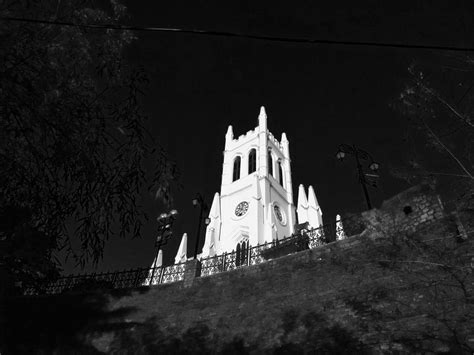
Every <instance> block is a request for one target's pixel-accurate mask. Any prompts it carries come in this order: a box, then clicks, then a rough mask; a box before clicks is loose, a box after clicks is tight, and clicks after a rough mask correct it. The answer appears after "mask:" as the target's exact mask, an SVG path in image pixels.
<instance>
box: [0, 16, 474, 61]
mask: <svg viewBox="0 0 474 355" xmlns="http://www.w3.org/2000/svg"><path fill="white" fill-rule="evenodd" d="M0 21H15V22H26V23H36V24H44V25H55V26H69V27H80V28H89V29H113V30H129V31H147V32H172V33H185V34H194V35H200V36H215V37H234V38H244V39H253V40H260V41H269V42H282V43H295V44H312V45H317V44H326V45H344V46H367V47H386V48H402V49H427V50H441V51H451V52H474V47H456V46H442V45H424V44H410V43H390V42H368V41H342V40H334V39H321V38H301V37H281V36H268V35H258V34H249V33H240V32H230V31H214V30H202V29H189V28H173V27H150V26H136V25H133V26H130V25H120V24H113V23H108V24H82V23H74V22H69V21H57V20H41V19H32V18H20V17H0Z"/></svg>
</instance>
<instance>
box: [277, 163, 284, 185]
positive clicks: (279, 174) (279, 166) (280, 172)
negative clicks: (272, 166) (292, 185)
mask: <svg viewBox="0 0 474 355" xmlns="http://www.w3.org/2000/svg"><path fill="white" fill-rule="evenodd" d="M278 179H279V181H280V185H281V186H283V169H282V168H281V161H278Z"/></svg>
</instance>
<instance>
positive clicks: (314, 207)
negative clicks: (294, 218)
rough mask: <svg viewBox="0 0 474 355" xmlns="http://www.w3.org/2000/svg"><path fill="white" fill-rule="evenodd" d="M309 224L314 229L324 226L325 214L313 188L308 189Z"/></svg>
mask: <svg viewBox="0 0 474 355" xmlns="http://www.w3.org/2000/svg"><path fill="white" fill-rule="evenodd" d="M308 222H309V225H310V226H311V227H312V228H319V227H321V226H322V224H323V212H322V211H321V207H320V206H319V203H318V200H317V199H316V194H315V193H314V189H313V186H310V187H309V188H308Z"/></svg>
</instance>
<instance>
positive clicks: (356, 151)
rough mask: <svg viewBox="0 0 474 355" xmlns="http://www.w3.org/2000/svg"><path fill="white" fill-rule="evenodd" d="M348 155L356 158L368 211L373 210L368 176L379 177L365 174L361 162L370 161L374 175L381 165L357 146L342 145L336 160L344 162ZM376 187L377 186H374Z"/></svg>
mask: <svg viewBox="0 0 474 355" xmlns="http://www.w3.org/2000/svg"><path fill="white" fill-rule="evenodd" d="M346 154H350V155H352V156H354V158H355V160H356V164H357V172H358V173H359V182H360V184H361V185H362V190H363V191H364V196H365V201H366V202H367V207H368V209H369V210H370V209H372V204H371V203H370V198H369V192H368V191H367V184H368V181H367V179H366V176H369V177H378V175H369V174H365V173H364V170H363V168H362V164H361V160H370V161H371V163H370V164H369V169H370V170H372V171H373V172H374V173H375V172H377V170H378V168H379V164H378V163H376V162H375V161H374V159H373V158H372V156H371V155H370V154H369V153H367V152H366V151H365V150H362V149H360V148H358V147H357V146H356V145H355V144H353V145H348V144H341V145H340V146H339V149H338V151H337V153H336V158H337V159H338V160H339V161H341V162H342V161H343V160H344V157H345V156H346ZM374 186H375V185H374Z"/></svg>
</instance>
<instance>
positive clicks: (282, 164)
mask: <svg viewBox="0 0 474 355" xmlns="http://www.w3.org/2000/svg"><path fill="white" fill-rule="evenodd" d="M209 220H210V223H209V224H208V225H207V229H206V234H205V242H204V246H203V249H202V253H201V257H202V258H205V257H208V256H214V255H216V254H222V253H224V252H231V251H234V250H239V249H243V248H248V247H249V246H255V245H257V244H263V243H266V242H271V241H273V240H275V239H284V238H286V237H289V236H291V235H292V234H293V233H294V231H295V225H296V224H297V223H305V222H308V227H310V228H318V227H319V226H321V225H322V212H321V208H320V207H319V204H318V202H317V199H316V196H315V194H314V190H313V188H312V187H310V188H309V190H308V197H307V195H306V193H305V191H304V188H303V186H302V185H300V187H299V196H298V205H297V206H295V205H294V202H293V187H292V179H291V160H290V150H289V141H288V138H287V137H286V134H285V133H282V135H281V139H280V140H278V139H276V138H275V137H274V136H273V134H272V133H271V132H270V131H269V130H268V127H267V114H266V112H265V108H264V107H261V109H260V114H259V116H258V126H257V127H255V129H253V130H250V131H248V132H247V133H246V134H245V135H242V136H240V137H238V138H234V134H233V129H232V126H229V128H228V130H227V133H226V136H225V148H224V161H223V166H222V182H221V189H220V192H216V193H215V195H214V199H213V202H212V206H211V209H210V212H209Z"/></svg>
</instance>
